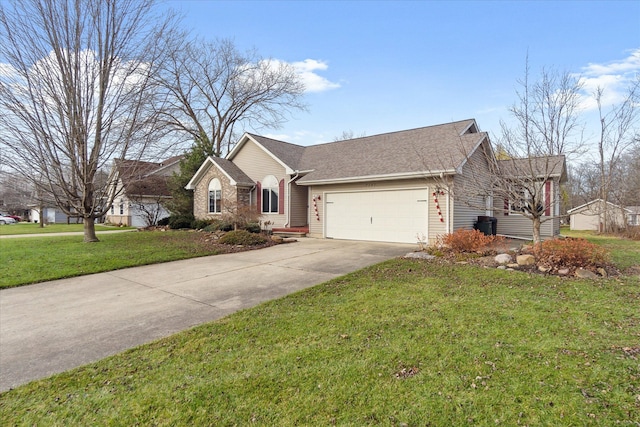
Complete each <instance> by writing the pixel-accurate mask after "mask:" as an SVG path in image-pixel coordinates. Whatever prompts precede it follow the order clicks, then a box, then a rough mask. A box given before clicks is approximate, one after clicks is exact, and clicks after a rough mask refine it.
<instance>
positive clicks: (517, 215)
mask: <svg viewBox="0 0 640 427" xmlns="http://www.w3.org/2000/svg"><path fill="white" fill-rule="evenodd" d="M498 167H499V168H500V169H501V170H502V172H501V173H502V174H503V175H504V176H514V177H515V179H514V181H515V182H516V183H523V182H526V181H529V180H530V177H534V176H535V177H536V179H535V181H537V185H535V187H538V188H540V189H541V190H542V192H541V197H540V199H541V200H542V203H541V205H540V209H541V210H544V212H543V215H542V218H541V224H540V234H541V236H543V237H549V236H557V235H558V234H560V216H561V215H560V204H561V203H560V194H561V191H560V185H561V184H563V183H565V182H566V181H567V166H566V162H565V157H564V156H563V155H558V156H545V157H531V158H526V159H507V160H499V161H498ZM516 194H518V195H519V196H520V197H518V198H517V199H518V200H510V197H504V198H503V199H502V200H495V201H494V202H495V203H496V205H495V207H496V212H499V213H498V214H497V217H498V234H501V235H505V236H514V237H528V236H529V235H530V233H531V232H530V231H529V230H531V220H530V219H529V218H527V217H525V216H524V215H523V213H522V211H523V207H522V206H521V204H522V201H523V200H524V201H526V200H527V198H528V195H527V194H525V190H524V189H521V190H520V191H519V192H518V191H514V190H512V191H511V192H510V195H511V196H514V195H516ZM499 203H503V205H502V206H500V205H499ZM501 208H502V209H501ZM523 233H524V234H523Z"/></svg>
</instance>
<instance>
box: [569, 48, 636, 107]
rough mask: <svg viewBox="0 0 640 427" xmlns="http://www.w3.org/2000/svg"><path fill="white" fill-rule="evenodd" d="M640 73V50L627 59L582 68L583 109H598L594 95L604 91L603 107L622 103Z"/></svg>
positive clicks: (591, 64)
mask: <svg viewBox="0 0 640 427" xmlns="http://www.w3.org/2000/svg"><path fill="white" fill-rule="evenodd" d="M638 73H640V48H638V49H635V50H632V51H631V52H630V54H629V56H627V57H626V58H623V59H621V60H615V61H611V62H608V63H604V64H593V63H590V64H589V65H587V66H585V67H582V70H581V73H579V74H577V75H576V76H578V77H580V81H581V83H582V84H583V94H582V100H581V104H582V107H583V108H584V109H585V110H587V111H589V110H593V109H595V108H597V104H596V100H595V98H594V93H595V92H596V90H597V89H598V88H602V89H603V94H602V106H603V107H607V106H610V105H613V104H616V103H618V102H620V101H622V100H623V99H624V98H625V96H626V90H627V88H628V87H629V85H630V83H631V82H632V81H633V80H634V79H635V78H637V75H638Z"/></svg>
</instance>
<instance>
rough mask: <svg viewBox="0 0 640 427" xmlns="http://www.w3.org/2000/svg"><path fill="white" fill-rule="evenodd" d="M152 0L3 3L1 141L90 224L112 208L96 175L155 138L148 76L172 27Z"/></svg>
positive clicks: (26, 173)
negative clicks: (162, 42)
mask: <svg viewBox="0 0 640 427" xmlns="http://www.w3.org/2000/svg"><path fill="white" fill-rule="evenodd" d="M153 5H154V2H153V0H15V1H11V2H2V3H0V58H1V60H2V61H4V63H2V64H0V67H1V72H0V109H1V110H2V111H3V114H2V115H1V116H0V144H1V148H2V149H4V150H7V152H8V153H9V154H8V155H7V160H8V164H9V166H10V167H11V168H12V169H14V170H15V171H18V172H20V173H21V174H22V176H23V177H24V178H25V179H27V180H30V181H31V182H33V184H34V185H35V186H36V187H37V188H38V191H39V192H41V193H46V194H49V195H51V196H52V197H53V199H54V200H55V201H56V204H57V206H58V207H59V208H60V209H62V210H63V211H64V212H65V213H66V214H67V215H69V216H75V217H80V218H82V219H83V222H84V240H85V242H94V241H98V239H97V237H96V234H95V228H94V219H95V218H98V217H101V216H103V215H104V214H105V213H106V211H107V209H109V207H110V205H111V203H112V200H113V194H110V192H109V191H108V190H109V188H110V187H112V186H113V182H110V181H109V180H106V181H104V180H103V181H101V180H99V179H98V174H99V172H100V171H101V170H104V169H106V167H107V166H106V165H107V162H110V161H111V159H113V158H127V157H128V158H132V157H133V158H139V157H140V156H141V155H142V154H143V153H144V152H145V149H146V148H147V147H148V144H149V143H150V142H151V141H153V140H154V138H155V137H156V131H157V130H158V126H157V125H158V121H157V110H156V109H154V108H152V106H153V105H154V104H156V102H157V101H158V100H159V98H157V96H158V92H157V91H154V90H155V89H156V88H155V87H154V85H153V84H152V83H153V82H152V79H151V78H150V77H151V75H152V74H153V73H155V72H156V70H157V68H158V66H159V64H160V60H161V58H162V56H163V54H165V53H166V49H164V46H162V45H161V43H159V42H158V41H159V40H162V39H163V37H165V36H166V35H167V34H168V33H170V31H171V29H172V22H173V20H172V18H171V17H170V16H165V17H158V16H155V15H154V13H153Z"/></svg>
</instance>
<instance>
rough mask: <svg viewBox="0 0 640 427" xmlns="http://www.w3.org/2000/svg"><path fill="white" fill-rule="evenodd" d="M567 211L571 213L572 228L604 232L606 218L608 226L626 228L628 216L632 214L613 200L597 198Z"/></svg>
mask: <svg viewBox="0 0 640 427" xmlns="http://www.w3.org/2000/svg"><path fill="white" fill-rule="evenodd" d="M605 206H606V209H605ZM567 213H568V214H569V215H570V217H569V218H570V219H569V223H570V229H571V230H593V231H598V232H602V231H604V229H603V228H604V224H605V218H606V223H607V228H609V226H613V227H616V228H624V227H625V224H626V221H627V218H626V216H627V215H628V214H630V213H631V211H629V210H628V209H626V208H624V207H622V206H618V205H616V204H613V203H611V202H606V204H605V201H604V200H602V199H596V200H592V201H590V202H589V203H585V204H584V205H581V206H578V207H575V208H573V209H569V210H568V211H567ZM605 215H606V217H605Z"/></svg>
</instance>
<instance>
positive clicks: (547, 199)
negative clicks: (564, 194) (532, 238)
mask: <svg viewBox="0 0 640 427" xmlns="http://www.w3.org/2000/svg"><path fill="white" fill-rule="evenodd" d="M544 206H545V208H544V214H545V215H546V216H551V181H547V182H545V183H544Z"/></svg>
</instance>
